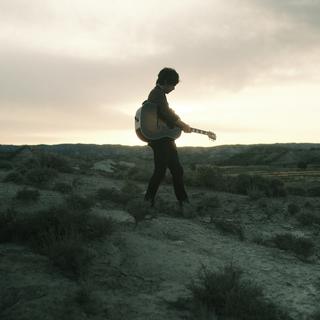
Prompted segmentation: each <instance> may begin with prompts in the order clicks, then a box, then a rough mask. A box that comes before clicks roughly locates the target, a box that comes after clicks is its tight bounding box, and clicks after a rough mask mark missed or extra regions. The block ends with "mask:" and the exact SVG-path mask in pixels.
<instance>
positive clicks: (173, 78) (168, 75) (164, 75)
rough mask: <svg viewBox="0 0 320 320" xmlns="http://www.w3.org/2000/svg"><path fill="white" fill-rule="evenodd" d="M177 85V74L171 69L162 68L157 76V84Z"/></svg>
mask: <svg viewBox="0 0 320 320" xmlns="http://www.w3.org/2000/svg"><path fill="white" fill-rule="evenodd" d="M177 83H179V74H178V72H177V71H176V70H174V69H172V68H163V69H162V70H160V72H159V74H158V79H157V84H160V85H164V84H169V85H174V86H175V85H176V84H177Z"/></svg>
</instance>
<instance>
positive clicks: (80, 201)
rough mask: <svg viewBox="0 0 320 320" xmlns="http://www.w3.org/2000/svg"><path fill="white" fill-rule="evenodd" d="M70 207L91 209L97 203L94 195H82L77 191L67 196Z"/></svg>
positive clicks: (66, 199) (84, 209) (79, 209)
mask: <svg viewBox="0 0 320 320" xmlns="http://www.w3.org/2000/svg"><path fill="white" fill-rule="evenodd" d="M65 201H66V204H67V206H68V208H70V209H71V210H73V211H89V210H90V209H91V208H92V207H93V206H94V204H95V199H94V197H90V196H81V195H78V194H75V193H72V194H70V195H68V196H67V197H66V198H65Z"/></svg>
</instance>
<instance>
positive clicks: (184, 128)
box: [182, 123, 192, 133]
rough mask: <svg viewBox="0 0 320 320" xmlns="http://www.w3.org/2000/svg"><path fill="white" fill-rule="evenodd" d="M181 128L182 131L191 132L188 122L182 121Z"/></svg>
mask: <svg viewBox="0 0 320 320" xmlns="http://www.w3.org/2000/svg"><path fill="white" fill-rule="evenodd" d="M182 130H183V132H186V133H191V132H192V130H191V128H190V126H189V125H188V124H186V123H184V126H183V127H182Z"/></svg>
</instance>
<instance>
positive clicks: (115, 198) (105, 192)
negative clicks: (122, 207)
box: [96, 188, 122, 203]
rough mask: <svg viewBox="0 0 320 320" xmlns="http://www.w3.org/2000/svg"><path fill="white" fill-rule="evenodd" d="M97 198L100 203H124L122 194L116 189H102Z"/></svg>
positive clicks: (97, 193) (99, 190) (98, 191)
mask: <svg viewBox="0 0 320 320" xmlns="http://www.w3.org/2000/svg"><path fill="white" fill-rule="evenodd" d="M96 198H97V200H99V201H102V202H104V201H112V202H116V203H121V202H122V192H121V191H120V190H118V189H116V188H100V189H98V190H97V192H96Z"/></svg>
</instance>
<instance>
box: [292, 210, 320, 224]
mask: <svg viewBox="0 0 320 320" xmlns="http://www.w3.org/2000/svg"><path fill="white" fill-rule="evenodd" d="M297 220H298V221H299V222H300V224H301V225H303V226H311V225H320V215H319V214H318V215H317V214H315V213H310V212H302V213H300V214H299V215H298V216H297Z"/></svg>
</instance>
